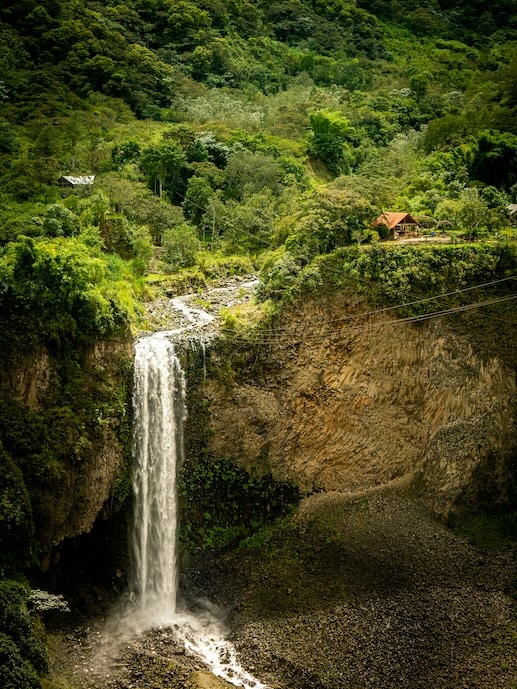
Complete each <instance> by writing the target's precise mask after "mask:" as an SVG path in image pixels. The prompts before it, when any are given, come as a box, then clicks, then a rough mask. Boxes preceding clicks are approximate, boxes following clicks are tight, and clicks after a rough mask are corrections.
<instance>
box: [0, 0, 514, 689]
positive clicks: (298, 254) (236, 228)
mask: <svg viewBox="0 0 517 689" xmlns="http://www.w3.org/2000/svg"><path fill="white" fill-rule="evenodd" d="M4 5H5V6H2V7H0V102H1V105H2V108H1V114H0V350H1V351H2V353H3V359H2V361H1V362H0V374H2V375H1V376H0V383H1V394H0V410H1V415H0V468H2V469H3V471H2V472H1V473H2V476H3V478H2V479H1V480H0V544H1V552H0V571H1V574H2V576H4V577H7V576H9V577H11V576H14V575H15V574H16V573H17V572H19V571H20V570H22V571H26V570H27V568H28V567H29V566H30V564H31V563H32V564H34V563H36V562H37V560H38V558H39V557H40V556H41V552H40V549H41V547H42V543H43V542H44V541H45V537H44V530H45V523H46V521H47V520H46V512H45V510H46V509H47V508H46V507H45V501H46V500H47V501H48V496H49V495H50V494H51V491H52V490H60V489H61V488H63V490H64V486H66V477H67V476H68V475H69V474H70V472H74V471H80V470H81V467H83V466H84V465H85V463H86V462H87V460H88V457H89V456H92V453H94V452H95V451H96V449H97V448H98V447H99V443H100V442H101V440H102V437H103V436H104V435H105V434H106V433H108V431H109V432H112V431H113V432H114V434H115V435H116V436H117V437H118V439H119V441H120V442H121V443H122V444H123V445H125V446H126V447H127V445H128V428H129V419H128V416H129V415H128V414H127V394H126V392H127V373H128V370H127V362H125V359H124V356H123V355H121V356H120V357H115V361H111V362H110V363H109V364H108V363H101V362H100V361H99V360H97V362H96V363H95V359H92V358H91V356H90V355H91V353H92V352H95V351H96V350H97V349H98V348H99V347H100V346H101V345H100V343H102V346H104V345H105V343H106V342H108V343H110V346H113V347H114V348H115V349H116V346H117V345H116V343H117V342H120V341H124V340H127V339H128V338H129V337H130V335H131V332H132V331H134V330H135V329H138V328H140V327H145V326H146V324H145V322H144V317H143V309H142V308H141V303H142V301H145V300H146V299H150V298H153V297H155V296H157V295H160V294H168V295H174V294H178V293H179V292H181V291H185V290H186V289H198V288H201V287H203V286H205V285H206V284H207V283H208V282H210V281H211V280H215V279H218V278H221V277H225V276H228V275H235V274H246V273H251V272H255V271H257V270H258V269H260V271H261V285H260V290H259V296H260V299H261V300H262V304H259V305H258V306H257V305H251V306H249V307H246V308H242V309H240V310H233V311H228V312H226V313H225V314H224V320H225V327H226V329H227V330H228V331H229V333H230V334H234V335H238V336H239V337H241V336H243V334H244V333H246V334H247V335H249V334H250V333H252V334H254V335H255V334H256V333H257V332H258V331H259V330H260V328H261V327H263V326H264V324H267V322H268V319H270V318H271V317H272V316H274V314H275V313H276V312H277V311H278V310H279V309H281V308H282V307H283V305H284V304H286V303H288V302H289V301H290V300H292V299H296V298H299V296H300V295H302V294H307V293H309V292H315V291H318V290H334V289H350V290H352V289H353V290H359V291H363V292H364V293H365V294H367V296H368V297H369V298H371V299H372V300H374V302H375V303H377V304H400V303H401V302H408V301H415V299H421V298H425V297H428V296H430V295H436V294H441V293H444V292H449V291H454V290H461V289H464V288H466V287H470V286H474V285H476V284H481V283H484V282H490V281H493V280H495V279H503V278H507V277H509V276H510V275H512V274H513V275H515V272H516V270H515V268H516V253H515V248H514V245H513V242H514V240H515V234H516V230H515V220H514V219H513V220H511V219H510V217H509V216H508V213H507V206H508V205H509V204H511V203H517V89H516V84H517V50H516V36H517V34H516V29H517V19H516V17H517V13H516V12H515V7H514V2H513V0H506V1H503V0H498V1H497V2H492V3H490V4H489V6H488V5H487V3H485V4H484V5H482V4H480V3H474V4H473V3H467V2H465V0H453V2H447V3H446V2H444V1H441V0H429V1H428V2H426V3H423V4H420V5H419V6H418V7H417V6H416V5H415V3H414V2H413V1H412V0H390V2H380V1H377V0H376V1H374V2H366V1H365V0H364V1H363V0H350V1H347V2H345V0H331V1H329V2H321V1H320V0H287V1H286V2H272V3H271V2H263V1H262V0H261V1H260V2H255V3H252V2H249V1H248V0H239V2H235V1H233V0H232V2H227V3H221V2H219V1H218V0H181V2H173V1H172V0H125V1H124V2H119V3H116V2H111V1H108V0H86V2H79V1H78V0H71V1H69V2H64V1H63V0H52V1H50V0H14V1H13V2H10V3H7V4H6V3H4ZM80 175H95V181H94V183H93V184H82V185H79V186H75V187H68V186H62V185H61V184H62V183H61V184H59V183H58V180H60V178H62V176H80ZM65 184H66V183H65ZM389 210H392V211H398V210H402V211H405V212H410V213H411V214H413V215H414V216H415V217H416V218H417V219H418V220H419V221H420V223H421V233H422V234H425V235H427V236H428V237H429V238H431V237H432V236H434V237H440V238H442V239H446V237H449V238H450V241H451V244H450V245H447V246H440V247H438V246H436V247H435V246H432V247H431V246H429V247H427V246H423V247H419V248H418V250H417V249H416V248H408V247H401V246H394V244H395V243H394V242H386V243H384V240H386V239H387V238H388V234H389V233H388V230H387V228H385V227H383V226H382V225H381V226H375V227H374V226H372V222H373V221H374V220H375V218H376V217H377V216H378V215H379V214H380V213H381V212H382V211H389ZM445 233H447V234H445ZM472 242H475V243H472ZM512 284H513V283H511V282H505V283H500V287H496V286H494V287H493V288H491V289H490V290H488V293H489V294H495V295H503V296H504V294H507V293H508V292H509V291H510V289H511V285H512ZM466 301H467V297H462V296H461V293H459V294H457V295H455V296H451V297H450V299H449V303H454V304H456V305H461V304H463V303H466ZM431 308H434V307H432V306H431V305H429V304H426V303H425V302H421V303H419V304H417V305H412V306H411V307H408V309H407V310H406V311H405V312H404V313H407V314H410V315H418V314H420V313H424V312H426V311H427V310H429V309H431ZM248 355H249V354H248ZM243 356H244V354H243ZM35 361H43V362H44V369H45V372H46V374H48V381H46V383H45V385H42V391H39V390H37V391H36V393H37V394H36V397H37V399H34V400H32V403H31V404H30V405H26V404H25V402H26V400H21V399H19V398H18V397H17V398H16V399H14V400H13V394H12V390H11V389H10V380H9V377H8V375H7V374H8V372H9V371H12V370H15V369H16V367H20V366H21V367H23V366H26V367H27V366H28V367H29V370H32V369H30V364H31V362H32V363H34V362H35ZM111 367H113V368H114V369H115V372H114V373H110V371H108V368H111ZM6 376H7V377H6ZM4 381H7V382H4ZM11 387H12V386H11ZM201 466H204V465H201ZM200 471H201V468H200ZM217 471H220V475H219V474H218V475H217V476H213V477H208V478H210V481H213V482H215V483H214V485H217V486H219V485H220V482H221V481H222V478H221V477H222V476H223V475H226V474H225V472H228V471H230V470H229V468H228V467H225V466H221V467H218V468H217ZM217 471H216V469H215V468H214V472H216V473H217ZM234 471H237V470H234ZM237 473H238V472H237ZM232 476H233V474H232V472H231V471H230V478H231V477H232ZM198 478H199V481H200V480H201V478H200V477H198ZM205 478H207V477H205ZM234 478H235V481H234V480H233V478H231V480H230V484H229V485H231V486H233V488H232V491H233V492H232V495H233V493H238V492H239V491H244V493H246V495H247V499H249V500H250V501H251V503H253V502H254V501H255V499H256V500H258V503H257V504H260V505H266V504H270V505H272V504H273V503H275V501H276V500H277V497H275V496H276V493H275V492H274V490H273V487H272V486H270V485H269V484H267V485H266V484H260V483H257V482H255V483H254V480H252V479H250V478H249V477H245V476H241V475H240V474H239V476H238V477H235V476H234ZM237 479H238V480H237ZM207 480H208V479H207ZM218 482H219V483H218ZM52 487H53V488H52ZM246 491H248V492H246ZM271 491H272V492H271ZM127 494H128V477H127V472H126V473H125V474H123V475H122V476H121V478H120V479H119V481H118V482H117V485H116V486H115V488H114V492H113V500H112V504H113V505H114V506H120V505H122V504H123V502H124V498H125V497H126V496H127ZM228 499H229V500H230V503H232V500H233V498H231V499H230V497H229V498H228ZM237 502H238V501H237ZM280 502H282V501H280ZM275 504H276V503H275ZM47 507H48V504H47ZM242 509H243V507H242V505H240V506H239V504H237V506H236V507H235V509H234V511H233V512H231V514H227V515H226V517H225V520H223V521H224V524H223V525H222V528H223V531H224V533H222V535H221V533H219V534H216V532H215V531H214V529H215V524H214V523H213V521H212V520H211V519H205V518H204V516H203V515H204V514H205V512H206V513H208V514H209V515H212V513H213V509H212V508H207V509H206V510H205V511H204V512H203V515H199V514H193V515H192V520H193V523H195V524H196V528H197V529H198V532H197V534H198V535H197V536H196V538H198V536H199V534H202V535H201V537H200V540H199V538H198V540H197V541H196V544H199V543H201V542H204V544H205V545H210V546H211V547H212V546H214V545H217V546H221V545H224V544H226V543H229V542H231V541H232V539H234V537H237V536H238V537H239V538H240V537H242V536H243V535H245V533H248V532H249V529H250V528H251V525H252V524H253V523H255V522H256V521H257V520H258V521H259V522H260V521H261V520H263V519H265V516H264V514H263V513H262V512H261V510H262V507H260V508H257V510H258V512H257V513H253V514H251V515H244V514H243V513H242ZM271 509H273V508H271ZM275 509H276V507H275V508H274V509H273V512H275ZM239 520H240V521H239ZM240 524H244V525H245V529H244V531H242V529H241V527H240V526H239V525H240ZM232 529H233V530H234V531H233V532H232ZM235 529H237V531H239V529H241V530H240V531H239V533H238V534H237V533H236V532H235ZM232 533H233V535H232ZM192 538H193V537H192ZM188 539H191V536H188V538H187V540H188ZM4 642H5V643H4ZM9 644H10V642H9V641H8V640H5V639H4V640H3V642H2V648H4V651H2V653H4V654H6V655H5V657H9V658H11V659H13V660H12V662H13V663H14V665H13V666H12V667H13V670H12V677H13V679H12V682H13V684H12V686H18V685H17V684H16V681H18V680H15V679H14V678H15V677H16V676H18V675H17V674H16V673H17V672H18V670H17V669H15V666H16V668H22V665H23V662H29V661H27V660H26V659H24V656H23V654H22V655H20V658H21V660H19V659H18V656H16V660H15V659H14V658H15V655H16V653H18V651H16V653H15V651H14V650H13V647H12V646H10V645H9ZM20 653H21V651H20ZM2 657H4V656H2ZM22 661H23V662H22ZM9 662H11V660H9ZM23 667H25V666H23ZM36 669H38V668H36ZM22 671H23V672H26V673H29V674H30V672H32V671H31V670H30V668H29V669H27V668H25V669H24V670H22V669H20V670H19V672H22ZM20 676H22V675H20ZM27 676H28V675H27ZM6 682H7V680H6ZM20 682H21V683H22V684H23V682H25V686H32V684H31V682H33V680H32V679H27V680H20V681H19V682H18V684H20ZM34 682H36V684H35V686H37V679H34ZM6 686H8V685H7V684H6ZM20 686H21V685H20Z"/></svg>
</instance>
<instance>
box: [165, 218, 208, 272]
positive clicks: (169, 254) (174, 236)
mask: <svg viewBox="0 0 517 689" xmlns="http://www.w3.org/2000/svg"><path fill="white" fill-rule="evenodd" d="M162 246H163V248H164V249H165V256H164V261H165V264H166V266H167V269H168V270H171V271H175V270H179V269H180V268H189V267H191V266H193V265H195V263H196V252H197V251H199V249H200V248H201V242H200V240H199V238H198V236H197V232H196V228H195V227H194V226H193V225H191V224H190V223H187V222H185V223H182V224H181V225H176V227H172V228H171V229H170V230H166V231H165V232H164V233H163V237H162Z"/></svg>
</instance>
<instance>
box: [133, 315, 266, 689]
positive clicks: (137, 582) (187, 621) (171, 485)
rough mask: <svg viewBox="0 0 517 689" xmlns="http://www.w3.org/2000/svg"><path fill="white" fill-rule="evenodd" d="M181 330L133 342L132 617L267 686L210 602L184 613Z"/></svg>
mask: <svg viewBox="0 0 517 689" xmlns="http://www.w3.org/2000/svg"><path fill="white" fill-rule="evenodd" d="M195 315H196V316H198V314H197V313H196V314H195ZM201 320H202V322H203V319H201ZM205 320H206V319H205ZM177 333H178V331H169V332H162V333H156V334H154V335H151V336H148V337H144V338H141V339H140V340H138V341H137V343H136V347H135V376H134V392H133V400H134V403H133V404H134V438H133V461H134V478H133V489H134V497H135V508H134V524H133V537H132V542H133V548H132V555H133V579H132V602H133V608H132V611H131V614H130V616H129V617H128V618H126V622H127V623H128V625H129V626H130V627H131V628H133V629H134V630H135V631H138V632H143V631H144V630H147V629H153V628H154V629H155V628H160V627H161V628H163V627H166V628H170V629H173V630H174V632H175V635H176V637H177V639H178V641H180V642H181V643H182V644H183V646H184V648H185V652H186V653H187V654H190V655H193V656H195V657H197V658H199V659H200V660H202V661H204V662H205V663H206V664H207V666H208V667H209V668H210V670H211V671H212V672H213V673H214V674H215V675H218V676H219V677H222V678H224V679H226V680H227V681H229V682H230V683H232V684H234V685H236V686H240V687H245V688H246V689H268V688H267V686H266V685H264V684H262V683H260V682H258V681H257V680H256V679H255V678H254V677H252V676H251V675H250V674H249V673H248V672H246V671H245V670H244V669H243V668H242V667H241V666H240V664H239V662H238V660H237V655H236V651H235V649H234V647H233V646H232V644H231V643H229V642H228V641H227V640H226V639H225V630H224V627H223V625H222V623H221V622H220V620H219V619H218V618H217V616H216V615H214V614H213V612H212V611H211V610H210V608H209V606H207V607H206V609H205V611H204V612H203V613H202V614H194V613H191V612H188V611H185V610H178V605H177V588H178V573H177V561H176V560H177V557H176V555H177V547H176V546H177V543H176V541H177V490H176V480H177V470H178V467H179V466H180V465H181V462H182V461H183V424H184V421H185V418H186V403H185V377H184V374H183V371H182V369H181V365H180V362H179V360H178V357H177V355H176V351H175V348H174V344H173V342H172V341H171V339H170V338H172V337H174V336H176V335H177Z"/></svg>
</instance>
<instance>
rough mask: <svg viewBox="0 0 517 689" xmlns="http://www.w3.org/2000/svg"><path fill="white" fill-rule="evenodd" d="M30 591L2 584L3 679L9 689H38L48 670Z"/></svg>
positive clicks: (0, 667)
mask: <svg viewBox="0 0 517 689" xmlns="http://www.w3.org/2000/svg"><path fill="white" fill-rule="evenodd" d="M29 593H30V591H29V589H28V588H27V587H25V586H24V585H23V584H20V583H18V582H16V581H10V580H3V581H0V626H1V628H2V632H1V633H0V679H1V680H2V686H3V687H6V689H39V688H40V686H41V684H40V681H39V679H38V673H41V672H44V671H45V670H47V664H48V660H47V654H46V650H45V645H44V643H43V641H42V639H41V638H40V637H39V636H38V635H37V634H36V626H35V621H34V620H33V619H31V616H30V615H29V610H28V601H29Z"/></svg>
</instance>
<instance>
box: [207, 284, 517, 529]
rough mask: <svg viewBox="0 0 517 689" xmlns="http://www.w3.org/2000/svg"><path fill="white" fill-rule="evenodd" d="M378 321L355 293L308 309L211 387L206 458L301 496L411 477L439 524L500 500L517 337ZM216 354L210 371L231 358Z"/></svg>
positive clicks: (386, 317)
mask: <svg viewBox="0 0 517 689" xmlns="http://www.w3.org/2000/svg"><path fill="white" fill-rule="evenodd" d="M373 311H374V309H373V307H372V306H371V305H369V304H368V303H367V302H365V301H363V300H361V298H360V297H358V296H353V295H352V296H350V295H348V296H345V295H334V296H332V297H329V298H326V299H325V298H314V299H309V300H306V301H305V302H304V303H301V304H300V305H298V306H297V307H296V309H295V308H292V309H291V310H289V311H288V312H286V313H285V314H284V317H283V318H282V321H281V322H280V323H277V324H276V326H275V329H274V330H273V331H272V332H271V333H270V334H269V335H268V337H267V342H266V339H264V342H263V344H262V345H261V346H259V353H258V355H257V357H256V358H255V359H254V360H253V361H252V362H251V363H250V365H249V366H248V368H247V370H244V371H238V370H236V371H235V376H234V378H233V379H232V377H231V376H228V375H225V376H219V377H217V376H215V377H211V378H209V379H208V380H207V382H206V394H207V395H208V398H209V400H210V409H211V415H210V424H211V429H212V431H213V432H212V434H211V436H210V443H211V448H212V450H213V451H214V452H215V454H216V455H219V456H226V457H230V458H232V459H233V460H235V461H236V462H237V463H240V464H244V465H245V466H246V467H248V468H250V469H252V470H253V469H255V470H258V471H264V470H266V469H271V470H272V472H273V474H274V475H275V477H278V478H281V479H290V480H292V481H295V482H296V483H297V484H299V485H300V486H302V487H303V488H306V489H308V490H313V489H317V490H326V491H328V490H337V491H345V492H349V491H354V490H360V489H364V488H368V487H371V486H375V485H383V484H387V483H389V482H390V481H393V480H394V479H397V478H400V477H407V478H408V479H411V480H414V481H415V482H416V485H417V486H418V487H419V490H420V492H421V494H422V495H423V497H424V498H425V500H426V501H427V503H428V504H429V505H430V506H431V507H432V509H433V510H434V512H435V513H437V514H439V515H442V516H443V517H446V515H447V514H448V513H449V512H450V510H451V509H452V508H453V506H455V505H459V504H462V503H464V504H468V503H472V502H475V501H480V500H481V501H483V500H485V501H486V502H488V503H490V504H491V505H494V504H498V503H504V502H505V501H506V500H507V497H508V486H509V476H510V474H511V471H512V466H511V465H512V457H514V456H515V449H516V447H517V434H516V425H515V403H516V394H515V393H516V381H515V344H514V343H515V339H513V338H512V337H511V334H510V332H509V331H508V330H507V331H506V332H504V333H503V332H502V331H501V330H499V331H497V332H498V333H499V335H496V337H497V341H494V331H493V329H492V328H491V329H490V330H489V332H485V330H484V329H483V324H485V325H486V322H487V321H486V320H485V321H481V327H480V326H479V324H473V323H472V322H470V321H469V320H468V319H464V320H463V321H462V322H459V321H458V317H457V316H456V317H454V319H452V318H450V319H444V318H442V319H437V320H428V321H426V322H423V323H419V324H411V323H404V322H400V321H399V320H397V318H396V317H395V315H392V314H391V313H390V312H389V311H381V312H376V313H372V312H373ZM367 313H370V314H371V315H364V314H367ZM492 324H493V321H492ZM497 327H498V326H497ZM213 356H214V357H215V359H214V360H215V362H216V367H215V368H216V371H217V368H219V369H221V370H222V369H223V368H225V369H228V359H229V360H230V362H231V361H232V358H233V357H232V353H231V348H226V349H225V348H222V349H221V350H219V352H218V353H214V355H213ZM257 362H258V363H257Z"/></svg>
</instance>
